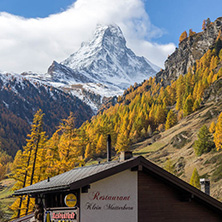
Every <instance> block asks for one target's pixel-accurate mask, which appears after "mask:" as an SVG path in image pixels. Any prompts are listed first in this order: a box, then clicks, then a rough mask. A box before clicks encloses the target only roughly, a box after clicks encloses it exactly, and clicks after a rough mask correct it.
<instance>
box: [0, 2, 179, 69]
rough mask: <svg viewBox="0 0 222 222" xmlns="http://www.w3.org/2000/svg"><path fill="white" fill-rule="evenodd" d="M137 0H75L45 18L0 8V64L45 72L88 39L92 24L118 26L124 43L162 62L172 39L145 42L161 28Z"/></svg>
mask: <svg viewBox="0 0 222 222" xmlns="http://www.w3.org/2000/svg"><path fill="white" fill-rule="evenodd" d="M144 8H145V7H144V4H143V2H142V0H112V1H110V0H77V1H76V2H75V3H74V4H73V5H72V6H70V8H69V9H67V10H66V11H63V12H61V13H59V14H54V15H50V16H49V17H47V18H35V19H25V18H23V17H18V16H14V15H11V14H8V13H0V69H1V70H4V71H8V72H23V71H33V72H42V73H44V72H46V71H47V68H48V67H49V65H50V64H51V63H52V61H53V60H56V61H58V62H61V61H62V60H64V59H65V58H67V57H68V56H69V55H70V54H72V53H74V52H75V51H76V50H78V48H79V47H80V45H81V42H83V41H87V40H89V38H90V37H91V36H92V33H93V31H94V29H95V27H96V24H98V23H101V24H109V23H115V24H117V25H119V26H120V27H121V29H122V30H123V33H124V35H125V37H126V40H127V45H128V46H129V47H130V48H132V49H133V50H134V51H135V52H136V53H138V54H139V55H144V56H146V57H147V58H148V59H149V60H150V61H151V62H153V63H156V64H157V65H159V66H162V67H163V62H164V60H165V59H166V57H167V55H168V54H170V53H172V51H173V50H174V48H175V46H174V45H173V44H167V45H158V44H155V43H151V40H152V38H154V37H158V36H161V35H162V34H163V32H162V30H160V29H159V28H157V27H155V26H153V25H152V24H151V22H150V20H149V16H148V14H147V13H146V11H145V9H144Z"/></svg>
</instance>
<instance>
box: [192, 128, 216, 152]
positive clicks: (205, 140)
mask: <svg viewBox="0 0 222 222" xmlns="http://www.w3.org/2000/svg"><path fill="white" fill-rule="evenodd" d="M197 137H198V139H197V140H196V141H195V143H194V151H195V153H196V155H197V156H200V155H202V154H203V153H207V152H209V151H210V150H211V149H212V148H213V147H214V142H213V139H212V135H211V134H210V132H209V129H208V128H207V126H206V125H203V126H202V127H201V128H200V130H199V132H198V134H197Z"/></svg>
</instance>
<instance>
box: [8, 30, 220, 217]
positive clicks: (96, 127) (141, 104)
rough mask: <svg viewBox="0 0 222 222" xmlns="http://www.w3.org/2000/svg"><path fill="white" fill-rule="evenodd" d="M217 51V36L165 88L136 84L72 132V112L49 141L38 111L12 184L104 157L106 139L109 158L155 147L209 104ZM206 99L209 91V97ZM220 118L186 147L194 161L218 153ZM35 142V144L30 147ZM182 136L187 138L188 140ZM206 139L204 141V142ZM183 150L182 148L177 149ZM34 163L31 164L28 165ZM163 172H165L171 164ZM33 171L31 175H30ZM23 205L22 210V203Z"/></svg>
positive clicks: (217, 73) (151, 80)
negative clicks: (164, 135)
mask: <svg viewBox="0 0 222 222" xmlns="http://www.w3.org/2000/svg"><path fill="white" fill-rule="evenodd" d="M198 36H199V35H197V37H198ZM187 38H189V37H187ZM221 49H222V35H221V32H218V35H217V36H216V38H215V41H214V42H213V43H212V44H211V45H210V47H209V48H208V50H207V51H206V52H205V53H204V54H203V56H202V57H201V58H200V59H197V60H196V61H195V63H194V65H193V66H190V67H189V69H188V70H187V73H185V74H184V75H182V74H181V75H179V76H178V78H177V79H175V80H171V81H170V83H169V81H168V80H167V81H168V82H167V84H166V82H164V79H160V80H158V81H157V80H156V78H149V79H148V80H145V81H144V82H143V83H142V84H140V85H137V84H135V85H134V86H131V87H130V88H129V89H127V90H126V91H125V92H124V94H123V95H122V96H120V97H118V99H117V104H116V105H115V106H110V108H107V109H104V110H103V111H102V112H100V113H99V114H98V115H96V116H94V117H93V118H92V119H91V120H90V121H86V122H85V123H84V124H83V125H82V126H81V127H80V128H76V127H75V126H76V119H75V117H74V115H73V114H72V113H71V115H70V116H69V117H68V118H67V119H64V120H63V122H62V123H61V124H60V125H59V126H58V129H57V130H56V131H55V132H54V133H53V135H52V137H50V138H46V137H45V132H44V130H43V129H42V128H39V129H38V130H37V131H36V125H35V121H36V119H38V118H39V117H41V118H42V115H43V114H42V112H41V111H39V112H38V113H37V114H36V116H35V118H34V121H33V125H32V131H31V132H32V133H31V134H30V135H28V139H27V143H26V146H25V147H24V150H23V151H19V152H17V154H16V157H15V160H14V163H13V166H12V169H13V171H12V176H13V178H15V179H16V180H17V183H16V185H15V189H19V188H21V187H23V186H28V185H30V184H31V183H35V182H37V181H39V180H42V179H45V178H48V177H51V176H54V175H57V174H59V173H62V172H65V171H67V170H69V169H71V168H73V167H76V166H81V165H82V164H85V163H86V162H87V161H88V160H91V159H97V158H103V157H105V155H106V139H107V135H108V134H111V137H112V147H113V153H118V152H120V151H123V150H128V149H133V148H134V147H136V146H135V143H137V142H139V141H143V140H145V139H149V138H150V140H151V141H150V143H154V142H155V141H157V140H158V138H160V134H161V133H163V132H169V130H170V129H171V128H172V127H173V126H177V125H180V124H181V122H182V121H183V122H184V121H185V123H186V120H187V118H188V117H189V116H192V115H194V114H195V113H197V112H199V111H200V110H201V109H202V108H203V107H204V106H205V105H206V102H209V100H208V101H207V100H206V92H207V91H209V89H210V88H211V87H212V85H215V84H217V83H218V82H220V81H221V78H222V50H221ZM211 91H212V90H211ZM210 95H211V93H210V92H208V97H210ZM204 98H205V99H204ZM219 114H220V113H217V116H219ZM221 115H222V114H221ZM221 115H220V116H219V118H218V120H217V117H216V118H215V121H214V123H212V126H211V127H210V129H209V128H208V127H206V126H204V124H205V123H204V122H202V123H201V125H202V126H203V127H204V128H203V129H202V128H201V129H199V130H200V131H199V133H198V135H197V142H195V143H193V142H192V143H191V144H190V147H193V149H194V150H195V153H196V154H195V155H196V156H200V155H202V154H203V153H208V152H210V151H211V150H214V151H215V152H217V150H220V149H221V144H222V141H221V136H220V135H221V133H222V127H221V124H222V121H221V119H222V117H221ZM216 120H217V121H216ZM185 123H184V124H185ZM180 127H185V125H180ZM40 129H41V130H40ZM34 132H35V133H34ZM203 135H204V136H203ZM36 137H37V138H38V140H37V142H36V143H34V144H32V142H33V141H34V138H36ZM182 137H183V136H182ZM184 137H187V138H189V135H185V136H184ZM205 137H206V138H207V140H206V141H205V140H203V138H205ZM183 146H184V145H183V144H181V148H182V147H183ZM214 147H216V149H215V148H214ZM166 156H167V154H166ZM35 158H36V165H34V164H33V163H34V159H35ZM33 169H34V170H33ZM167 169H168V170H169V171H170V169H171V168H170V163H169V167H168V168H167ZM33 171H34V172H35V173H34V174H33V175H32V172H33ZM178 176H179V175H178ZM32 177H33V178H32ZM219 178H220V177H219ZM19 204H20V200H19V199H18V200H17V201H16V202H15V203H14V205H13V206H12V209H13V210H15V215H16V213H17V211H16V210H17V209H18V207H19ZM22 204H23V206H24V208H25V206H26V201H23V203H22Z"/></svg>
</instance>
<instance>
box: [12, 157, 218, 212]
mask: <svg viewBox="0 0 222 222" xmlns="http://www.w3.org/2000/svg"><path fill="white" fill-rule="evenodd" d="M127 169H131V170H137V169H139V170H142V171H144V172H146V173H148V174H151V175H153V176H155V177H157V178H159V179H160V180H162V181H163V182H164V183H167V184H170V186H171V187H174V188H175V189H177V190H180V191H182V192H183V193H184V192H185V193H188V194H189V195H190V196H191V197H192V198H193V199H196V200H197V201H199V202H202V203H204V204H205V205H207V206H209V207H211V208H214V209H216V210H217V211H219V212H221V213H222V203H221V202H219V201H217V200H216V199H214V198H212V197H211V196H209V195H207V194H205V193H204V192H202V191H200V190H198V189H196V188H195V187H193V186H191V185H190V184H188V183H186V182H184V181H183V180H181V179H179V178H178V177H176V176H174V175H172V174H170V173H168V172H167V171H165V170H164V169H162V168H160V167H158V166H157V165H155V164H153V163H152V162H150V161H148V160H147V159H145V158H144V157H142V156H138V157H133V158H131V159H128V160H125V161H110V162H106V163H102V164H97V165H91V166H84V167H79V168H74V169H72V170H70V171H67V172H65V173H63V174H60V175H57V176H54V177H52V178H50V180H49V181H48V180H43V181H41V182H38V183H36V184H33V185H31V186H28V187H25V188H22V189H20V190H17V191H15V193H14V195H16V196H19V195H26V194H39V193H49V192H56V191H66V190H67V191H69V190H75V189H79V188H81V187H84V186H86V185H89V184H91V183H93V182H96V181H99V180H101V179H104V178H106V177H109V176H112V175H114V174H117V173H119V172H122V171H124V170H127Z"/></svg>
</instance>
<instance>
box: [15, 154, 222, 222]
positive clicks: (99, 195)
mask: <svg viewBox="0 0 222 222" xmlns="http://www.w3.org/2000/svg"><path fill="white" fill-rule="evenodd" d="M14 195H17V196H19V195H30V196H32V197H35V199H36V203H39V204H41V205H42V206H43V208H44V212H45V216H44V221H49V218H50V219H51V220H50V221H52V222H53V221H54V222H59V221H66V222H68V221H69V222H71V221H73V222H74V221H80V222H114V221H119V222H164V221H170V222H173V221H175V222H178V221H180V222H183V221H184V222H192V221H195V222H196V221H201V222H204V221H206V222H209V221H210V222H214V221H222V203H220V202H219V201H217V200H216V199H214V198H212V197H211V196H209V195H207V194H206V193H204V192H202V191H200V190H198V189H196V188H195V187H193V186H191V185H190V184H188V183H186V182H184V181H183V180H181V179H179V178H177V177H176V176H174V175H172V174H170V173H168V172H167V171H165V170H163V169H162V168H160V167H158V166H157V165H155V164H153V163H151V162H150V161H148V160H147V159H145V158H144V157H142V156H138V157H132V156H131V153H130V152H124V153H122V154H121V157H120V159H119V161H108V162H106V163H102V164H97V165H91V166H84V167H80V168H75V169H72V170H70V171H68V172H65V173H63V174H60V175H57V176H55V177H52V178H48V179H47V180H44V181H41V182H39V183H36V184H34V185H31V186H28V187H25V188H23V189H20V190H17V191H15V193H14ZM70 195H71V196H70ZM72 195H73V196H72ZM68 197H70V199H69V203H68V202H67V198H68ZM72 204H73V205H72Z"/></svg>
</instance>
